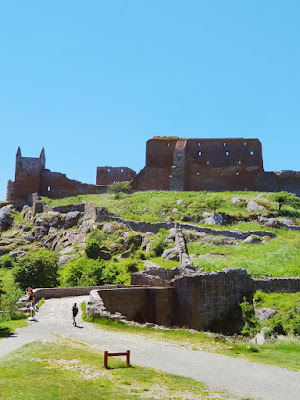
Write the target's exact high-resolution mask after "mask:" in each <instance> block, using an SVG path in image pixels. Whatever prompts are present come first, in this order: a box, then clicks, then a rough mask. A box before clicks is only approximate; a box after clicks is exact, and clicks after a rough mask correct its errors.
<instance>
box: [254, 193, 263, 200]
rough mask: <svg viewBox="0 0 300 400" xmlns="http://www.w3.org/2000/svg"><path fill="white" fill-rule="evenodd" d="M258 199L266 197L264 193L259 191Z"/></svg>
mask: <svg viewBox="0 0 300 400" xmlns="http://www.w3.org/2000/svg"><path fill="white" fill-rule="evenodd" d="M256 197H257V198H258V199H261V198H263V197H265V195H264V193H258V195H257V196H256Z"/></svg>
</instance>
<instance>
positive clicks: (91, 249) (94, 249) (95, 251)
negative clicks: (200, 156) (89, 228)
mask: <svg viewBox="0 0 300 400" xmlns="http://www.w3.org/2000/svg"><path fill="white" fill-rule="evenodd" d="M84 252H85V254H86V256H87V257H88V258H92V259H93V260H97V258H98V257H99V253H100V246H99V243H98V242H97V240H95V239H90V240H89V241H88V242H87V243H86V245H85V249H84Z"/></svg>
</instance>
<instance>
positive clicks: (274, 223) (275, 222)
mask: <svg viewBox="0 0 300 400" xmlns="http://www.w3.org/2000/svg"><path fill="white" fill-rule="evenodd" d="M258 222H260V223H261V224H264V225H266V226H271V227H276V226H278V220H277V219H276V218H266V217H264V216H263V215H261V216H259V217H258Z"/></svg>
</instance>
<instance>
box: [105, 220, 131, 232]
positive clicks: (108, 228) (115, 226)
mask: <svg viewBox="0 0 300 400" xmlns="http://www.w3.org/2000/svg"><path fill="white" fill-rule="evenodd" d="M122 229H126V226H125V227H124V224H119V223H115V222H114V223H111V222H106V223H105V224H104V225H103V228H102V230H103V232H105V233H110V234H111V233H114V232H116V231H119V230H122Z"/></svg>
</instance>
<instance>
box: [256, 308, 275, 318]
mask: <svg viewBox="0 0 300 400" xmlns="http://www.w3.org/2000/svg"><path fill="white" fill-rule="evenodd" d="M254 313H255V316H256V317H257V318H258V319H259V320H260V321H268V319H270V318H271V317H273V316H274V315H275V314H276V311H275V310H273V308H265V307H263V308H254Z"/></svg>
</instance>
